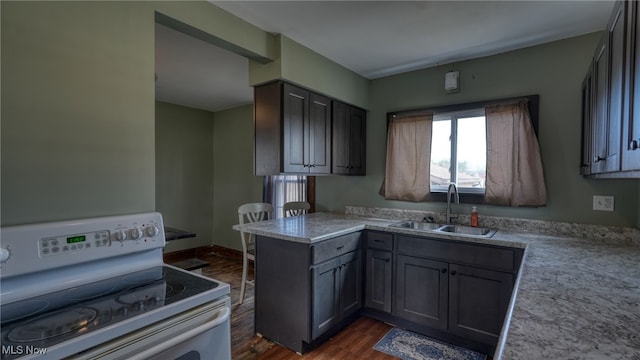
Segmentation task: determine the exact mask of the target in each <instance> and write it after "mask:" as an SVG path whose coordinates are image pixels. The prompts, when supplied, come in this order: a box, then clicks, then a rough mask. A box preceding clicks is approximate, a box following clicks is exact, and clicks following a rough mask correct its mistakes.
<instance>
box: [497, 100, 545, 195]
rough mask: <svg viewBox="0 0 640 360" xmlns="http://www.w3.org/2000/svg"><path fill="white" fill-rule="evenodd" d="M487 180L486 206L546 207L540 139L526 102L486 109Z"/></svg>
mask: <svg viewBox="0 0 640 360" xmlns="http://www.w3.org/2000/svg"><path fill="white" fill-rule="evenodd" d="M486 119H487V179H486V193H485V203H486V204H490V205H502V206H512V207H517V206H532V207H539V206H545V205H546V203H547V190H546V187H545V184H544V173H543V170H542V161H541V157H540V147H539V145H538V139H537V138H536V135H535V133H534V131H533V127H532V125H531V118H530V116H529V110H528V107H527V103H526V101H520V102H517V103H513V104H503V105H493V106H488V107H487V108H486Z"/></svg>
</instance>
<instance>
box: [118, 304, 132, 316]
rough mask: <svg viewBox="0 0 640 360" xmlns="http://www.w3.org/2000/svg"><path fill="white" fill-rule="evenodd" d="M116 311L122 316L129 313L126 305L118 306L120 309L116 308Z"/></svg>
mask: <svg viewBox="0 0 640 360" xmlns="http://www.w3.org/2000/svg"><path fill="white" fill-rule="evenodd" d="M118 312H119V313H120V315H122V316H127V314H128V313H129V309H128V308H127V307H126V306H123V307H121V308H120V310H118Z"/></svg>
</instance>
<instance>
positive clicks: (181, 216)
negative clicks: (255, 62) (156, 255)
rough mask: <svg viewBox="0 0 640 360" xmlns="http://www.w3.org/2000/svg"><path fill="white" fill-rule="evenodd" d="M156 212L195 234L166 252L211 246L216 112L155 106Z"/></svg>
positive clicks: (176, 242) (179, 227) (172, 242)
mask: <svg viewBox="0 0 640 360" xmlns="http://www.w3.org/2000/svg"><path fill="white" fill-rule="evenodd" d="M155 124H156V131H155V133H156V134H155V136H156V178H155V179H156V210H157V211H159V212H160V213H162V216H163V220H164V223H165V225H167V226H171V227H174V228H178V229H184V230H189V231H193V232H195V234H196V237H195V238H190V239H181V240H176V241H171V242H169V243H168V244H167V246H166V248H165V252H170V251H176V250H181V249H185V248H191V247H198V246H209V245H211V243H212V235H213V227H212V222H213V197H214V196H213V113H211V112H209V111H204V110H197V109H192V108H187V107H183V106H178V105H172V104H167V103H163V102H156V122H155Z"/></svg>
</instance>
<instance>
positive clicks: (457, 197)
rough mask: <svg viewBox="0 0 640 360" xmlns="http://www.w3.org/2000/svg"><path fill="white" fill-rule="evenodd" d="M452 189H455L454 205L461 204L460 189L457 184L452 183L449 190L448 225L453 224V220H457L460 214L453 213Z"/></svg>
mask: <svg viewBox="0 0 640 360" xmlns="http://www.w3.org/2000/svg"><path fill="white" fill-rule="evenodd" d="M451 189H453V194H454V196H455V198H454V200H453V201H454V203H456V204H460V195H459V194H458V187H457V186H456V184H455V183H450V184H449V188H448V189H447V224H451V220H452V219H457V218H458V214H454V213H452V212H451Z"/></svg>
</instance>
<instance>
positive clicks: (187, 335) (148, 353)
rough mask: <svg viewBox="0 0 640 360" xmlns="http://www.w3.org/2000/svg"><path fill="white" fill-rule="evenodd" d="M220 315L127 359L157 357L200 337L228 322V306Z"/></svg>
mask: <svg viewBox="0 0 640 360" xmlns="http://www.w3.org/2000/svg"><path fill="white" fill-rule="evenodd" d="M220 313H221V314H222V316H219V317H218V318H217V319H216V320H214V321H210V322H207V323H204V324H202V325H199V326H197V327H195V328H193V329H191V330H189V331H187V332H184V333H182V334H180V335H178V336H175V337H172V338H171V339H169V340H167V341H165V342H163V343H162V344H160V345H158V346H155V347H153V348H149V349H147V350H144V351H141V352H139V353H137V354H135V355H132V356H131V357H129V360H144V359H148V358H150V357H152V356H154V355H158V354H159V353H161V352H163V351H165V350H167V349H170V348H172V347H174V346H176V345H178V344H180V343H182V342H184V341H187V340H189V339H191V338H193V337H196V336H198V335H200V334H201V333H204V332H206V331H208V330H210V329H213V328H215V327H217V326H219V325H220V324H223V323H224V322H226V321H227V320H229V317H230V316H231V308H229V307H228V306H225V307H224V308H223V309H222V311H220Z"/></svg>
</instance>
